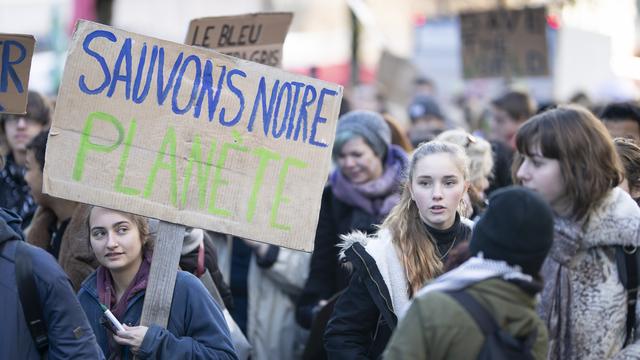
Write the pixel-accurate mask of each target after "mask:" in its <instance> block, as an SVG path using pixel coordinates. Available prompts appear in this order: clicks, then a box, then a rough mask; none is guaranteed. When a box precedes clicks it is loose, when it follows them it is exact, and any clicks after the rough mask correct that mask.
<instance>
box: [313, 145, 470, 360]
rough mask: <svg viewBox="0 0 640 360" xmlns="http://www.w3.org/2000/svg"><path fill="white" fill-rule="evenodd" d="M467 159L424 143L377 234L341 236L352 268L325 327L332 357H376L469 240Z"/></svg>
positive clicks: (344, 256)
mask: <svg viewBox="0 0 640 360" xmlns="http://www.w3.org/2000/svg"><path fill="white" fill-rule="evenodd" d="M468 163H469V160H468V158H467V156H466V155H465V152H464V150H463V149H462V148H461V147H460V146H458V145H456V144H453V143H447V142H438V141H431V142H429V143H426V144H423V145H421V146H420V147H419V148H418V149H416V150H415V152H414V154H413V157H412V158H411V161H410V164H409V169H408V175H409V176H408V179H407V182H406V184H405V187H404V190H403V192H402V196H401V199H400V202H399V203H398V205H396V206H395V207H394V208H393V209H392V210H391V213H390V214H389V216H388V217H387V219H386V220H385V221H384V223H383V224H382V226H381V227H380V229H379V230H378V231H377V233H376V234H375V235H374V236H371V237H368V236H366V235H365V234H363V233H361V232H354V233H351V234H349V235H347V236H343V239H344V242H343V243H342V244H341V247H342V251H341V254H340V256H341V258H342V260H343V261H345V262H348V263H349V265H350V266H351V267H353V270H354V272H353V275H352V277H351V282H350V283H349V286H348V288H347V290H346V291H345V292H344V293H343V294H342V295H341V297H340V298H339V299H338V301H337V303H336V305H335V308H334V312H333V316H332V318H331V320H330V321H329V324H328V325H327V330H326V332H325V338H324V343H325V349H326V351H327V354H328V355H329V358H331V359H360V358H365V357H366V358H371V359H376V358H378V357H379V356H380V355H381V354H382V351H383V350H384V348H385V346H386V344H387V342H388V341H389V338H390V336H391V333H392V331H393V330H394V329H395V327H396V324H397V322H398V317H399V316H400V315H401V314H402V312H403V311H404V310H405V308H406V307H407V305H408V304H409V301H410V299H411V298H413V296H414V294H415V293H416V292H417V291H418V290H419V289H420V288H421V287H422V286H423V285H424V284H425V282H426V281H428V280H430V279H433V278H435V277H436V276H438V275H440V274H441V273H442V271H443V263H444V262H445V261H446V260H447V256H448V254H449V253H450V250H451V249H452V248H453V247H454V246H455V245H456V244H457V243H459V242H463V241H467V240H468V238H469V235H470V234H471V222H470V221H469V220H466V219H464V218H462V217H461V216H460V211H461V210H463V208H464V205H463V203H462V199H463V196H464V194H465V193H466V191H467V189H468V188H469V169H468Z"/></svg>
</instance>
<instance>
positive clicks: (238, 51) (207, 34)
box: [185, 12, 293, 67]
mask: <svg viewBox="0 0 640 360" xmlns="http://www.w3.org/2000/svg"><path fill="white" fill-rule="evenodd" d="M292 19H293V13H285V12H282V13H257V14H248V15H238V16H219V17H206V18H200V19H194V20H191V23H189V31H188V32H187V38H186V40H185V44H188V45H193V46H202V47H205V48H208V49H214V50H216V51H219V52H221V53H223V54H225V55H230V56H234V57H238V58H241V59H245V60H250V61H255V62H258V63H260V64H265V65H270V66H276V67H280V66H281V64H282V45H283V44H284V39H285V38H286V37H287V32H288V31H289V25H291V20H292Z"/></svg>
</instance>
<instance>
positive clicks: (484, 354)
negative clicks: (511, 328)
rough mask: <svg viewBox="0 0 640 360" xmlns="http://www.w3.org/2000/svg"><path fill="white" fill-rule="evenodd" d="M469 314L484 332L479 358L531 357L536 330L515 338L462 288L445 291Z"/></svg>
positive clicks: (507, 358)
mask: <svg viewBox="0 0 640 360" xmlns="http://www.w3.org/2000/svg"><path fill="white" fill-rule="evenodd" d="M447 294H448V295H449V296H451V297H452V298H453V299H454V300H456V301H457V302H458V303H459V304H460V305H461V306H462V307H463V308H464V309H465V310H466V311H467V313H469V315H471V317H472V318H473V320H474V321H475V322H476V324H478V327H480V329H481V330H482V333H483V334H484V337H485V341H484V344H483V345H482V349H480V353H479V354H478V357H477V359H479V360H485V359H486V360H489V359H490V360H511V359H523V360H524V359H531V360H533V354H532V353H531V349H532V347H533V344H534V342H535V340H536V337H537V335H538V333H537V330H534V331H532V332H531V333H530V334H529V335H527V336H526V337H524V338H516V337H514V336H513V335H511V334H509V333H508V332H507V331H505V330H502V329H501V328H500V326H498V324H497V323H496V321H495V319H494V318H493V316H491V314H490V313H489V312H488V311H487V310H486V309H485V308H484V306H482V305H481V304H480V303H479V302H478V301H476V300H475V299H474V298H473V296H471V295H469V293H467V292H466V291H465V290H464V289H463V290H458V291H452V292H447Z"/></svg>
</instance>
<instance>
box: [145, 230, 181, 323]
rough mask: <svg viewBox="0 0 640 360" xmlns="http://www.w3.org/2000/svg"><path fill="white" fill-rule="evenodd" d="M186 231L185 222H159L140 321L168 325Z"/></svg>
mask: <svg viewBox="0 0 640 360" xmlns="http://www.w3.org/2000/svg"><path fill="white" fill-rule="evenodd" d="M184 231H185V228H184V226H183V225H177V224H172V223H168V222H164V221H160V223H159V224H158V236H157V239H156V242H155V244H154V248H153V259H152V260H151V270H150V272H149V282H148V283H147V290H146V292H145V295H144V305H143V307H142V317H141V319H140V325H144V326H149V325H151V324H156V325H159V326H161V327H163V328H166V327H167V323H168V321H169V312H170V311H171V301H172V300H173V288H174V287H175V285H176V275H177V274H178V263H179V262H180V251H181V250H182V242H183V241H184Z"/></svg>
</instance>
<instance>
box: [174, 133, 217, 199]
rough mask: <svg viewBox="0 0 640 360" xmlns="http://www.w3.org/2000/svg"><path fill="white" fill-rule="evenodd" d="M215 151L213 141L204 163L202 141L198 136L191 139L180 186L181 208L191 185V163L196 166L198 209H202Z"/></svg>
mask: <svg viewBox="0 0 640 360" xmlns="http://www.w3.org/2000/svg"><path fill="white" fill-rule="evenodd" d="M215 151H216V142H215V141H213V142H212V143H211V146H210V147H209V152H208V154H207V161H206V163H203V162H202V141H201V140H200V136H199V135H196V136H195V137H194V139H193V145H191V154H190V155H189V161H188V162H187V168H186V169H185V171H184V183H183V184H182V207H185V205H186V202H187V192H188V191H189V185H190V183H191V173H192V171H193V163H194V162H195V163H196V165H197V166H198V170H197V177H198V178H197V179H198V204H199V209H204V207H205V200H206V195H207V183H208V182H209V173H210V172H211V164H212V163H213V154H214V153H215Z"/></svg>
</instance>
